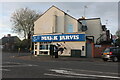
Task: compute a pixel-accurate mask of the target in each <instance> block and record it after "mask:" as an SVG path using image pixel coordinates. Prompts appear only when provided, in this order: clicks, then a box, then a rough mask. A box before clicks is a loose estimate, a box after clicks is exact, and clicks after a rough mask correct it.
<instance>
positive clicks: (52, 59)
mask: <svg viewBox="0 0 120 80" xmlns="http://www.w3.org/2000/svg"><path fill="white" fill-rule="evenodd" d="M13 57H15V58H18V59H23V60H37V61H90V62H101V61H102V62H103V60H102V59H101V58H82V57H66V56H59V57H58V58H55V57H51V56H43V55H41V56H33V55H28V56H13Z"/></svg>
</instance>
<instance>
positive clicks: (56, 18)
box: [34, 7, 81, 35]
mask: <svg viewBox="0 0 120 80" xmlns="http://www.w3.org/2000/svg"><path fill="white" fill-rule="evenodd" d="M34 24H35V26H34V34H35V35H38V34H44V33H45V34H46V33H54V32H56V33H68V32H67V27H68V26H69V25H72V26H73V32H78V24H79V25H81V24H80V23H78V21H77V20H76V19H75V18H72V17H71V16H69V15H65V14H64V12H62V11H60V10H59V9H57V8H55V7H52V8H50V9H49V10H48V11H47V12H46V13H44V14H43V15H42V16H41V17H40V18H39V19H38V20H37V21H35V23H34Z"/></svg>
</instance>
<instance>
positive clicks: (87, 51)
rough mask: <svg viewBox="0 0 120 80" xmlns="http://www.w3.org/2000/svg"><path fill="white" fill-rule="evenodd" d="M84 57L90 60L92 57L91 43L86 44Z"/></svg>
mask: <svg viewBox="0 0 120 80" xmlns="http://www.w3.org/2000/svg"><path fill="white" fill-rule="evenodd" d="M86 56H87V57H90V58H91V57H92V44H91V43H87V44H86Z"/></svg>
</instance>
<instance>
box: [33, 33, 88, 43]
mask: <svg viewBox="0 0 120 80" xmlns="http://www.w3.org/2000/svg"><path fill="white" fill-rule="evenodd" d="M85 40H86V37H85V34H56V35H39V36H33V37H32V42H65V41H85Z"/></svg>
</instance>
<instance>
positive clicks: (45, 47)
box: [39, 45, 49, 50]
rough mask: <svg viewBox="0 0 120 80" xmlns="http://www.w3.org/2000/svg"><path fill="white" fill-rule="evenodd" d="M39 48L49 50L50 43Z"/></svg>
mask: <svg viewBox="0 0 120 80" xmlns="http://www.w3.org/2000/svg"><path fill="white" fill-rule="evenodd" d="M39 49H40V50H48V49H49V47H48V45H40V47H39Z"/></svg>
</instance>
